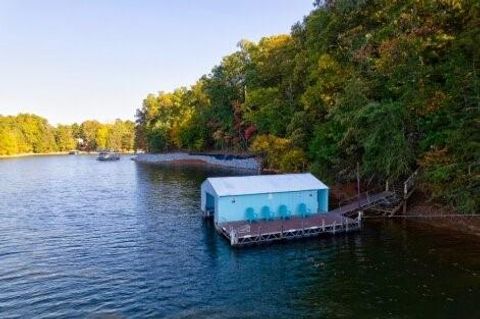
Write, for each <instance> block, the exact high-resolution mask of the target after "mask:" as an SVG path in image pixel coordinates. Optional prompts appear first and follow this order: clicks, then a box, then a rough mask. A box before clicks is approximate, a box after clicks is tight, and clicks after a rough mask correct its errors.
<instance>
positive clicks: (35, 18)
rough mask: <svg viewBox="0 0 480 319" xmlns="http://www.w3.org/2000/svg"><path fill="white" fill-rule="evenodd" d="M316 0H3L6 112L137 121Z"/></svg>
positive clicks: (60, 119)
mask: <svg viewBox="0 0 480 319" xmlns="http://www.w3.org/2000/svg"><path fill="white" fill-rule="evenodd" d="M312 3H313V1H312V0H241V1H238V0H237V1H234V0H231V1H230V0H197V1H194V0H190V1H189V0H186V1H173V0H170V1H166V0H165V1H163V0H156V1H153V0H152V1H147V0H69V1H64V0H42V1H38V0H30V1H27V0H0V114H2V115H15V114H17V113H19V112H23V113H25V112H28V113H35V114H37V115H40V116H43V117H45V118H47V119H48V120H49V122H50V123H51V124H58V123H65V124H67V123H73V122H81V121H84V120H86V119H97V120H99V121H102V122H108V121H113V120H115V119H116V118H121V119H131V120H133V119H134V115H135V109H136V108H139V107H141V104H142V100H143V98H144V97H145V96H146V95H147V94H148V93H156V92H159V91H170V90H173V89H174V88H176V87H179V86H188V85H191V84H193V83H194V82H195V81H196V80H197V79H198V78H199V77H201V76H202V75H203V74H207V73H209V71H210V70H211V69H212V67H213V66H214V65H216V64H218V63H219V62H220V60H221V58H222V57H223V56H225V55H227V54H229V53H231V52H234V51H235V50H236V45H237V43H238V42H239V41H240V40H241V39H248V40H253V41H258V40H259V39H260V38H261V37H263V36H268V35H273V34H279V33H288V32H289V31H290V28H291V26H292V25H293V24H294V23H296V22H297V21H300V20H302V19H303V17H304V16H305V15H307V14H308V13H309V12H310V11H311V10H312V8H313V5H312Z"/></svg>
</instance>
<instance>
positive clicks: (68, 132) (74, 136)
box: [0, 114, 135, 155]
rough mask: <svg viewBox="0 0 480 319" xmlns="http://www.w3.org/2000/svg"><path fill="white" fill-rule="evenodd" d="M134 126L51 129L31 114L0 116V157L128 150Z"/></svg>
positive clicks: (124, 123) (86, 124)
mask: <svg viewBox="0 0 480 319" xmlns="http://www.w3.org/2000/svg"><path fill="white" fill-rule="evenodd" d="M134 126H135V125H134V123H133V122H132V121H122V120H116V121H115V122H114V123H113V124H103V123H100V122H98V121H85V122H83V123H81V124H77V123H75V124H72V125H58V126H57V127H54V126H52V125H50V124H48V121H47V120H46V119H44V118H42V117H40V116H37V115H34V114H18V115H17V116H1V115H0V155H15V154H21V153H49V152H58V151H60V152H62V151H70V150H75V149H77V150H82V151H95V150H99V149H113V150H122V151H130V150H133V147H134Z"/></svg>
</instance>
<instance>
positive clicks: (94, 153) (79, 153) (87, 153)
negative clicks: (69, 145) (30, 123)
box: [0, 151, 134, 159]
mask: <svg viewBox="0 0 480 319" xmlns="http://www.w3.org/2000/svg"><path fill="white" fill-rule="evenodd" d="M69 153H70V151H68V152H49V153H20V154H12V155H0V159H9V158H21V157H35V156H65V155H70V154H69ZM98 153H100V152H97V151H93V152H85V151H78V153H77V154H75V155H97V154H98ZM118 153H119V154H120V155H134V152H133V151H132V152H118ZM75 155H73V154H72V155H71V156H75Z"/></svg>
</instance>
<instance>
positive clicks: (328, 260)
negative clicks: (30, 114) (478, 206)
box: [0, 156, 480, 318]
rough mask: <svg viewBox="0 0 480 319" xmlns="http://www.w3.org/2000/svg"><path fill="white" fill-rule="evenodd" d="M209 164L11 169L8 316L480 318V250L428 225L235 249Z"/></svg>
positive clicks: (0, 182) (0, 262)
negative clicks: (208, 195) (212, 208)
mask: <svg viewBox="0 0 480 319" xmlns="http://www.w3.org/2000/svg"><path fill="white" fill-rule="evenodd" d="M226 174H232V172H228V171H219V170H212V169H206V168H198V167H197V168H186V167H176V168H175V167H170V168H165V167H156V166H148V165H142V164H136V163H134V162H132V161H130V160H128V158H127V157H125V158H122V160H121V161H119V162H112V163H101V162H97V161H95V160H94V158H93V157H91V156H71V157H36V158H33V157H32V158H22V159H8V160H0V317H1V318H34V317H35V318H62V317H63V318H77V317H79V318H84V317H87V318H104V317H107V318H125V317H126V318H134V317H138V318H144V317H155V318H157V317H167V318H215V317H218V318H224V317H227V318H249V317H250V318H257V317H262V318H269V317H272V318H273V317H275V318H291V317H294V316H295V317H312V318H321V317H344V318H348V317H356V318H362V317H363V318H376V317H377V318H426V317H436V318H480V305H479V301H480V241H479V240H478V239H475V238H472V237H468V236H464V235H461V234H452V233H450V232H448V231H443V230H435V229H431V228H429V227H421V226H418V225H415V224H410V223H405V222H403V223H402V222H400V223H398V222H397V223H392V222H377V223H370V224H367V225H366V226H365V228H364V230H363V231H362V232H361V233H356V234H349V235H347V236H337V237H324V238H319V239H318V238H317V239H314V240H308V241H299V242H292V243H288V244H277V245H271V246H266V247H255V248H249V249H242V250H234V249H231V248H230V247H229V245H228V244H227V242H226V241H224V240H223V239H222V238H220V237H219V236H218V235H217V234H216V233H215V231H214V229H213V227H212V225H210V224H209V223H207V222H205V221H203V220H202V219H201V217H200V215H199V210H198V207H199V195H200V194H199V186H200V183H201V182H202V181H203V179H204V178H206V177H207V176H212V175H226Z"/></svg>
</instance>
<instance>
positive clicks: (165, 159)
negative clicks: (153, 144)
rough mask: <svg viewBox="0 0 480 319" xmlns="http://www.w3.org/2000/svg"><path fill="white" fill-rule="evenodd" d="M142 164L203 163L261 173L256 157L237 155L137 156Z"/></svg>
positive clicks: (173, 154) (146, 154)
mask: <svg viewBox="0 0 480 319" xmlns="http://www.w3.org/2000/svg"><path fill="white" fill-rule="evenodd" d="M134 160H135V161H137V162H140V163H152V164H161V163H202V164H206V165H212V166H221V167H227V168H233V169H245V170H252V171H259V170H260V169H261V164H260V161H259V160H258V159H257V158H255V157H241V156H235V155H221V156H219V155H215V154H190V153H186V152H175V153H161V154H148V153H145V154H137V155H136V156H135V158H134Z"/></svg>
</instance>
